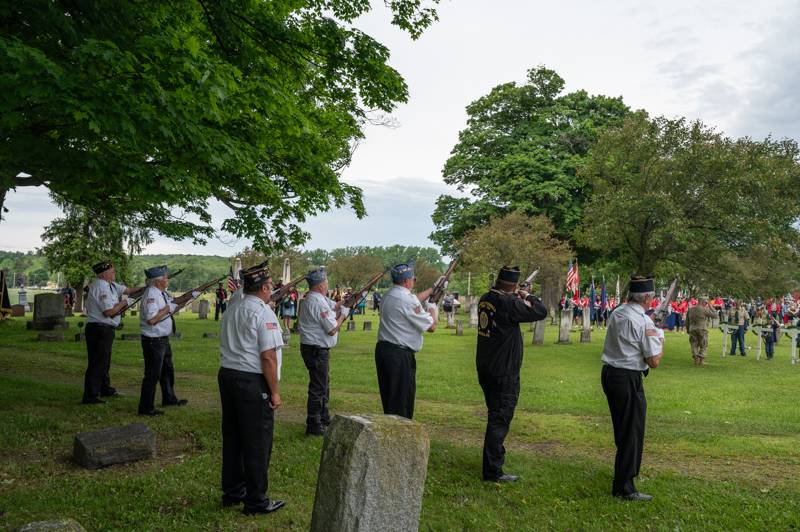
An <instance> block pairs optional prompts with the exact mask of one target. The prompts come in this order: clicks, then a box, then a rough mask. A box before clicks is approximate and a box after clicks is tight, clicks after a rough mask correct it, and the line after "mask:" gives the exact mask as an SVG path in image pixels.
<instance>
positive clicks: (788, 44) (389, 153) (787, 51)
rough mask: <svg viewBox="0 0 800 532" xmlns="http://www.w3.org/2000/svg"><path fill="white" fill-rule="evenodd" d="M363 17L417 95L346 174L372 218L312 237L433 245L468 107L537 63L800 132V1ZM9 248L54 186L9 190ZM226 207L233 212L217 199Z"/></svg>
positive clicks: (591, 5) (229, 247) (614, 4)
mask: <svg viewBox="0 0 800 532" xmlns="http://www.w3.org/2000/svg"><path fill="white" fill-rule="evenodd" d="M373 3H375V4H376V5H377V9H376V10H375V11H374V12H373V13H371V14H370V15H369V16H368V17H365V18H364V19H363V20H362V21H360V23H359V27H360V28H361V29H362V30H364V31H366V32H367V33H369V34H370V35H372V36H373V37H375V38H377V39H378V40H379V41H380V42H382V43H384V44H385V45H387V46H388V47H389V49H390V50H391V51H392V58H391V64H392V66H394V67H395V68H396V69H397V70H398V71H399V72H400V73H401V74H402V75H403V76H404V77H405V79H406V81H407V83H408V85H409V89H410V99H409V102H408V103H407V104H405V105H402V106H400V107H399V108H398V110H397V111H396V113H395V114H394V118H395V119H396V121H397V123H398V124H399V127H397V128H392V129H389V128H384V127H369V128H368V129H367V130H366V139H365V140H364V141H363V143H362V144H361V145H360V146H359V148H358V150H357V152H356V155H355V158H354V160H353V164H352V166H351V167H350V168H348V169H347V170H346V171H345V172H344V179H345V181H347V182H349V183H352V184H355V185H358V186H361V187H362V188H363V190H364V201H365V204H366V208H367V211H368V214H369V216H368V217H367V218H366V219H364V220H360V221H359V220H356V219H355V217H354V216H353V215H352V214H351V213H350V212H348V211H334V212H331V213H328V214H325V215H322V216H319V217H317V218H314V219H312V220H310V221H309V222H308V223H307V224H306V225H305V227H306V229H307V230H308V231H309V232H310V233H311V235H312V238H311V240H310V241H309V242H308V244H307V246H306V247H307V248H309V249H310V248H317V247H320V248H326V249H332V248H335V247H342V246H354V245H391V244H405V245H420V246H425V245H431V242H430V241H429V240H428V235H429V234H430V233H431V231H432V230H433V229H434V227H433V224H432V222H431V219H430V215H431V213H432V212H433V209H434V204H435V201H436V198H437V196H438V195H439V194H442V193H452V192H453V191H452V190H450V187H448V186H447V185H445V184H444V183H443V182H442V180H441V170H442V167H443V165H444V162H445V160H446V159H447V157H448V155H449V153H450V150H451V149H452V147H453V145H454V144H455V142H456V139H457V137H458V132H459V130H461V129H462V128H463V127H464V125H465V121H466V114H465V111H464V109H465V107H466V106H467V104H469V103H470V102H471V101H473V100H475V99H476V98H478V97H480V96H482V95H484V94H486V93H487V92H488V91H489V90H490V89H491V88H492V87H494V86H495V85H498V84H500V83H505V82H508V81H519V82H521V81H523V80H524V79H525V73H526V71H527V70H528V69H529V68H532V67H535V66H537V65H545V66H547V67H549V68H552V69H554V70H555V71H556V72H558V73H559V74H560V75H561V76H562V77H563V78H564V79H565V80H566V84H567V90H569V91H572V90H578V89H585V90H587V91H588V92H589V93H591V94H605V95H608V96H622V97H623V99H624V101H625V102H626V103H627V104H628V105H629V106H630V107H632V108H634V109H639V108H643V109H646V110H647V111H648V112H649V113H650V114H651V115H666V116H669V117H676V116H686V117H689V118H702V119H703V121H704V122H705V123H707V124H709V125H713V126H715V127H716V128H717V129H718V130H721V131H723V132H725V133H726V134H728V135H730V136H736V137H739V136H751V137H754V138H763V137H764V136H766V135H769V134H772V135H773V136H775V137H793V138H798V137H800V90H798V88H799V87H800V31H798V28H797V24H798V22H800V2H797V1H796V0H792V1H789V0H761V1H759V2H754V1H752V0H746V1H723V0H704V1H702V2H701V1H699V0H694V1H693V0H672V1H671V2H663V1H653V0H606V1H600V0H563V1H562V2H558V3H556V2H538V1H534V0H528V1H525V0H491V1H490V0H453V1H448V0H442V5H441V6H440V8H439V15H440V20H439V22H437V23H436V24H434V25H433V26H432V27H431V28H430V29H429V30H428V31H427V32H426V33H425V34H424V35H423V36H422V37H421V38H420V39H418V40H417V41H412V40H411V39H410V38H409V37H408V35H407V34H405V33H403V32H401V31H399V30H396V29H394V28H393V27H391V26H390V25H389V23H388V20H389V19H388V16H387V13H386V12H385V11H384V9H383V7H382V5H383V2H373ZM6 206H7V207H8V208H9V210H10V212H9V213H8V214H7V220H6V221H4V222H2V223H0V249H3V250H22V251H28V250H33V249H35V248H36V247H38V246H39V245H41V241H40V238H39V235H40V234H41V232H42V228H43V227H44V226H45V225H46V224H47V223H49V222H50V221H51V220H52V219H53V218H56V217H57V216H58V215H59V214H60V213H59V211H58V210H57V209H56V208H55V207H54V206H52V205H51V204H50V202H49V200H48V197H47V193H46V191H44V190H42V189H31V188H22V189H19V190H17V191H16V192H12V193H10V194H9V197H8V198H7V201H6ZM212 213H213V214H214V215H215V218H220V219H221V217H222V216H223V215H224V209H223V208H221V207H214V208H213V209H212ZM247 244H248V242H245V241H235V240H233V241H232V240H231V239H230V238H224V235H223V238H220V239H217V240H212V241H211V242H209V243H208V245H206V246H204V247H199V246H194V245H192V244H191V243H189V242H175V241H172V240H168V239H163V238H162V239H158V240H157V241H156V242H155V243H154V244H153V245H151V246H150V247H149V248H148V250H147V251H148V252H150V253H192V254H216V255H225V256H228V255H232V254H234V253H235V252H236V251H237V250H239V249H241V248H242V247H244V246H245V245H247Z"/></svg>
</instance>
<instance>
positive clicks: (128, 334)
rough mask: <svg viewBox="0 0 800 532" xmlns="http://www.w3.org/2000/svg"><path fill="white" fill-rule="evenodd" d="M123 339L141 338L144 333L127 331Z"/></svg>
mask: <svg viewBox="0 0 800 532" xmlns="http://www.w3.org/2000/svg"><path fill="white" fill-rule="evenodd" d="M122 339H123V340H141V339H142V335H141V334H139V333H125V334H123V335H122Z"/></svg>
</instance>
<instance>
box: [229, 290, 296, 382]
mask: <svg viewBox="0 0 800 532" xmlns="http://www.w3.org/2000/svg"><path fill="white" fill-rule="evenodd" d="M282 347H283V333H282V332H281V327H280V325H278V317H277V316H276V315H275V313H274V312H273V311H272V309H271V308H269V306H267V305H266V304H265V303H264V302H263V301H262V300H261V299H259V298H257V297H256V296H251V295H246V294H245V295H243V296H242V297H241V298H240V299H239V300H237V301H236V302H235V304H234V305H231V306H230V307H228V308H227V309H226V310H225V313H224V314H223V315H222V321H221V323H220V342H219V351H220V366H222V367H223V368H228V369H234V370H237V371H245V372H248V373H261V353H262V352H263V351H268V350H270V349H275V350H276V354H277V356H278V378H279V379H280V374H281V362H282V353H281V348H282Z"/></svg>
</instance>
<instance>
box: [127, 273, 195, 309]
mask: <svg viewBox="0 0 800 532" xmlns="http://www.w3.org/2000/svg"><path fill="white" fill-rule="evenodd" d="M183 270H184V268H181V269H180V270H176V271H175V273H173V274H171V275H170V276H169V278H170V279H173V278H175V277H177V276H179V275H180V274H181V273H182V272H183ZM145 290H147V287H144V288H142V293H141V294H139V297H137V298H136V299H134V300H133V301H131V302H130V303H128V304H127V305H125V306H124V307H122V310H120V311H119V312H117V313H116V314H114V315H113V316H111V317H112V318H116V317H117V316H119V315H120V314H125V313H126V312H127V311H128V310H130V309H131V308H133V307H134V306H135V305H136V303H138V302H139V301H141V300H142V297H143V296H144V292H145Z"/></svg>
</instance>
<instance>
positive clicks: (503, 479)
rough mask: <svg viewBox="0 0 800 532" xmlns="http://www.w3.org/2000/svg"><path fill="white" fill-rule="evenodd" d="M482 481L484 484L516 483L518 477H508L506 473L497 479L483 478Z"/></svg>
mask: <svg viewBox="0 0 800 532" xmlns="http://www.w3.org/2000/svg"><path fill="white" fill-rule="evenodd" d="M483 480H484V482H502V483H506V482H516V481H518V480H519V476H518V475H509V474H508V473H503V474H502V475H500V476H499V477H497V478H485V479H483Z"/></svg>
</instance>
